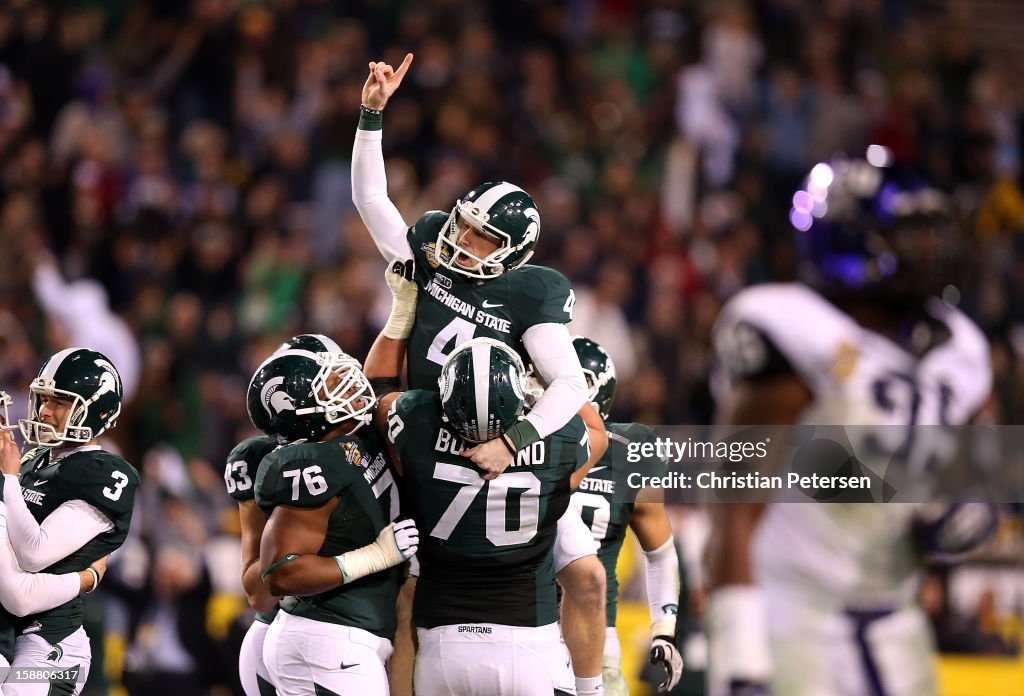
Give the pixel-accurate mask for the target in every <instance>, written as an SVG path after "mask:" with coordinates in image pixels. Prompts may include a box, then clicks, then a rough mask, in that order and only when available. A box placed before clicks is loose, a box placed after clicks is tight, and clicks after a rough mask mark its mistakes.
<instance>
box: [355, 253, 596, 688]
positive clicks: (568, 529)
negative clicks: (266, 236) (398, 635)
mask: <svg viewBox="0 0 1024 696" xmlns="http://www.w3.org/2000/svg"><path fill="white" fill-rule="evenodd" d="M414 276H415V273H414V268H413V263H412V262H411V261H406V262H404V263H403V262H401V261H397V262H396V263H394V264H393V265H392V269H391V272H390V273H388V274H387V280H388V285H389V287H390V288H391V290H392V293H393V294H394V296H395V299H394V302H393V303H392V314H391V317H389V319H388V325H387V326H386V327H385V329H384V330H383V331H382V332H381V335H380V336H379V337H378V338H377V341H376V342H375V343H374V346H373V349H372V350H371V351H370V355H369V356H367V365H366V373H367V375H373V377H374V379H373V380H372V381H373V383H374V385H375V388H377V389H378V390H379V393H380V394H382V398H381V402H380V404H379V405H378V411H377V413H378V425H379V427H381V428H384V427H386V426H385V420H384V418H383V416H384V415H385V413H386V410H387V406H388V405H389V404H390V403H391V401H392V400H393V399H394V398H395V396H394V395H393V392H397V391H398V389H399V380H398V375H399V374H400V373H401V371H402V366H403V364H404V361H405V352H406V341H405V338H406V337H407V336H408V334H409V332H410V331H411V329H412V325H413V324H414V323H415V320H416V317H415V310H416V303H415V296H416V293H417V286H416V283H415V280H414ZM580 416H581V417H582V419H583V421H584V425H585V426H586V427H587V431H588V437H589V438H590V439H591V441H592V440H593V439H600V438H601V437H603V434H604V433H603V423H601V422H600V415H598V413H597V411H596V410H594V409H593V408H592V407H591V406H590V405H589V404H587V405H585V406H584V408H583V409H581V411H580ZM594 420H597V421H598V424H597V425H598V426H599V427H600V430H596V429H595V427H594V426H593V425H592V423H593V421H594ZM460 451H461V452H462V456H466V455H467V454H468V453H469V452H471V451H472V450H471V448H470V447H469V446H467V447H464V448H462V449H461V450H460ZM601 453H603V448H602V450H601V451H598V452H595V451H594V449H593V447H591V455H590V458H589V459H588V460H586V463H585V464H584V469H585V468H586V467H588V466H591V465H592V464H593V462H594V460H595V459H596V458H597V457H599V456H600V455H601ZM580 475H582V474H580ZM552 556H553V561H554V569H555V575H556V577H557V579H558V582H559V583H560V584H561V585H562V587H563V588H565V593H564V594H563V597H562V603H561V620H560V627H561V630H562V634H563V637H564V639H565V642H566V645H567V647H568V649H569V652H570V654H571V656H572V659H571V662H568V661H567V662H566V664H565V669H564V670H563V673H562V674H561V675H560V676H558V677H557V679H559V680H562V681H564V683H565V684H572V683H573V681H575V684H576V692H577V694H579V696H591V695H592V694H596V693H599V692H600V689H601V655H602V652H603V649H604V631H603V628H604V597H605V576H604V569H603V567H602V566H601V563H600V561H599V560H598V559H597V544H596V542H594V539H593V537H592V536H591V535H590V531H589V530H588V529H587V527H586V525H584V524H583V521H582V520H581V519H580V517H579V514H578V513H576V511H575V510H573V509H572V508H568V509H566V510H565V512H564V514H563V515H562V516H561V517H560V518H559V519H558V523H557V532H556V540H555V544H554V548H553V554H552ZM402 627H404V623H403V624H402Z"/></svg>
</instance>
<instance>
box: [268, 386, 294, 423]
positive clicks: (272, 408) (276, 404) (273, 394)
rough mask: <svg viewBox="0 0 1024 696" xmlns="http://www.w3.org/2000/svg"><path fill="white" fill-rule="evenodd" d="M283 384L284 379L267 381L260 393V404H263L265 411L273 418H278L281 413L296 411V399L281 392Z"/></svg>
mask: <svg viewBox="0 0 1024 696" xmlns="http://www.w3.org/2000/svg"><path fill="white" fill-rule="evenodd" d="M282 384H284V377H274V378H273V379H269V380H267V383H266V384H264V385H263V389H262V390H261V391H260V403H261V404H263V409H264V410H265V411H266V412H267V415H268V416H270V417H271V418H274V417H275V416H277V414H279V413H280V412H281V411H294V410H295V399H293V398H292V397H291V396H289V395H288V393H287V392H284V391H281V385H282Z"/></svg>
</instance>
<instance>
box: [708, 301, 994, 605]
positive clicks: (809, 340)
mask: <svg viewBox="0 0 1024 696" xmlns="http://www.w3.org/2000/svg"><path fill="white" fill-rule="evenodd" d="M928 312H929V314H930V315H931V316H932V317H933V318H934V319H935V320H937V321H938V322H940V323H942V324H944V325H945V326H946V328H947V329H948V330H949V337H948V339H947V340H945V341H943V342H941V343H938V344H937V345H936V346H934V347H933V348H931V349H930V350H928V351H927V352H926V353H925V354H924V355H922V356H915V355H913V354H911V353H910V352H908V351H907V350H905V349H904V348H902V347H901V346H900V345H898V344H896V343H895V342H893V341H892V340H890V339H889V338H887V337H886V336H883V335H880V334H878V333H874V332H872V331H869V330H867V329H865V328H863V327H862V326H860V325H859V324H858V323H857V322H856V321H854V320H853V319H852V318H851V317H850V316H848V315H847V314H845V313H844V312H842V311H841V310H840V309H838V308H837V307H836V306H835V305H833V304H831V303H830V302H828V301H827V300H825V299H824V298H823V297H821V296H820V295H818V294H817V293H815V292H814V291H813V290H811V289H810V288H808V287H807V286H805V285H800V284H771V285H759V286H755V287H752V288H749V289H747V290H744V291H743V292H741V293H739V294H738V295H736V296H735V298H734V299H732V300H731V301H730V302H729V303H728V304H727V305H726V307H725V308H724V309H723V310H722V314H721V316H720V318H719V320H718V323H717V324H716V326H715V346H716V351H717V352H718V356H719V361H720V363H721V364H722V365H724V367H725V368H726V369H728V371H729V372H730V374H731V375H733V377H735V376H736V375H740V376H743V375H754V374H757V372H758V367H759V361H760V362H765V361H767V360H770V359H771V356H772V355H777V354H781V356H782V357H783V358H785V361H786V362H788V364H789V367H790V368H792V370H794V371H795V372H796V373H797V375H798V376H799V377H800V378H801V379H802V380H803V381H804V383H805V384H806V385H807V386H808V388H809V389H810V390H811V391H812V392H813V395H814V401H813V403H812V405H811V406H810V407H809V408H808V409H807V411H806V412H805V414H804V417H803V419H802V424H806V425H832V426H836V425H840V426H866V427H857V428H849V429H847V433H848V434H849V438H850V444H851V445H852V446H853V448H854V450H855V452H856V454H857V456H858V459H859V460H860V461H861V462H862V463H863V464H864V465H866V466H868V467H869V468H870V469H871V470H872V471H873V472H875V473H876V474H878V475H879V476H884V477H885V479H886V480H887V481H896V482H897V483H895V484H894V485H895V488H896V489H897V490H899V491H900V492H901V493H902V494H903V495H901V496H899V497H898V498H897V499H902V500H920V499H921V497H920V493H921V492H920V491H913V493H911V494H909V495H908V487H910V486H912V485H913V484H914V483H915V482H919V481H920V480H921V479H922V478H923V477H921V476H915V472H921V471H923V470H924V469H925V468H926V467H929V466H933V465H934V464H935V463H936V461H937V458H941V457H943V456H945V457H947V458H948V456H949V455H950V454H951V453H952V451H953V450H952V445H953V443H954V442H955V440H954V439H953V435H952V434H948V437H945V438H944V437H943V434H944V433H943V431H942V429H941V428H938V427H935V428H927V429H924V430H921V429H919V428H917V426H921V425H933V426H939V425H950V426H956V425H963V424H965V423H966V422H968V420H969V419H970V418H971V417H972V416H973V415H974V414H975V413H976V412H977V411H978V409H979V408H980V407H981V406H982V404H983V403H984V401H985V399H986V398H987V396H988V393H989V391H990V389H991V384H992V371H991V365H990V356H989V346H988V342H987V341H986V339H985V337H984V335H983V334H982V333H981V331H980V330H979V329H978V328H977V327H976V326H975V325H974V323H973V322H971V320H970V319H968V318H967V317H966V316H965V315H964V314H963V313H962V312H960V311H958V310H956V309H955V308H952V307H950V306H948V305H946V304H944V303H942V302H941V301H939V300H934V301H933V302H931V303H930V304H929V305H928ZM766 339H767V340H766ZM769 342H770V344H769ZM772 346H774V349H773V348H772ZM774 351H777V354H776V353H775V352H774ZM719 377H722V378H721V379H719V380H717V383H716V388H717V394H716V396H718V397H719V398H728V396H729V394H728V392H729V390H730V388H731V385H732V384H733V383H732V382H731V381H730V378H729V376H722V375H719ZM873 499H878V498H877V495H875V496H874V497H873ZM915 507H916V506H915V505H913V504H901V503H884V504H879V503H859V504H840V503H836V504H818V503H785V504H774V505H771V506H769V508H768V509H767V510H766V511H765V514H764V517H763V518H762V520H761V523H760V525H759V527H758V531H757V534H756V537H755V540H754V548H753V553H754V558H755V567H756V572H757V575H758V581H759V582H760V583H762V584H764V585H766V586H774V587H775V588H776V589H779V590H783V589H785V590H793V591H797V592H799V593H800V594H801V595H802V596H805V597H807V596H809V597H811V598H817V599H820V601H821V603H822V605H823V606H833V607H857V606H861V607H875V606H884V605H890V606H891V605H899V604H903V603H905V602H907V601H910V600H911V599H912V598H913V595H914V593H915V591H916V586H917V579H918V578H917V574H918V562H917V560H916V552H915V551H914V548H913V544H912V538H911V534H910V531H911V523H912V517H913V514H914V509H915ZM812 601H816V600H815V599H812Z"/></svg>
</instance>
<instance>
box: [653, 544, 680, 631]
mask: <svg viewBox="0 0 1024 696" xmlns="http://www.w3.org/2000/svg"><path fill="white" fill-rule="evenodd" d="M644 567H645V573H644V577H645V579H646V580H647V605H648V606H649V607H650V608H651V623H652V624H653V623H657V622H658V621H663V620H665V619H671V624H672V629H673V630H675V621H676V613H677V612H678V607H677V603H678V602H679V556H678V555H677V554H676V544H675V541H674V540H673V539H671V538H669V540H668V541H666V542H665V543H664V544H662V545H661V546H659V547H658V548H656V549H654V550H653V551H644ZM669 635H672V634H671V633H670V634H669Z"/></svg>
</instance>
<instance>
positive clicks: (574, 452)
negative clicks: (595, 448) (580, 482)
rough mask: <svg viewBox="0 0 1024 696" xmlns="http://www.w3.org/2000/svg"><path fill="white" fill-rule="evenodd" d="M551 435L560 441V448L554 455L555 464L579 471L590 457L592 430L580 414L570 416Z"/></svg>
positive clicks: (553, 461)
mask: <svg viewBox="0 0 1024 696" xmlns="http://www.w3.org/2000/svg"><path fill="white" fill-rule="evenodd" d="M550 437H551V439H552V440H553V441H554V442H557V443H558V445H557V446H558V449H557V451H556V453H555V456H553V457H552V463H554V464H555V465H557V466H568V467H570V470H571V471H578V470H579V469H581V468H583V465H584V464H586V463H587V460H589V459H590V431H589V430H587V426H586V424H585V423H584V422H583V419H582V418H580V417H579V416H578V415H576V416H573V417H572V418H570V419H569V422H568V423H566V424H565V425H563V426H562V427H561V428H559V429H558V430H556V431H555V432H554V433H552V435H551V436H550Z"/></svg>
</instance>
